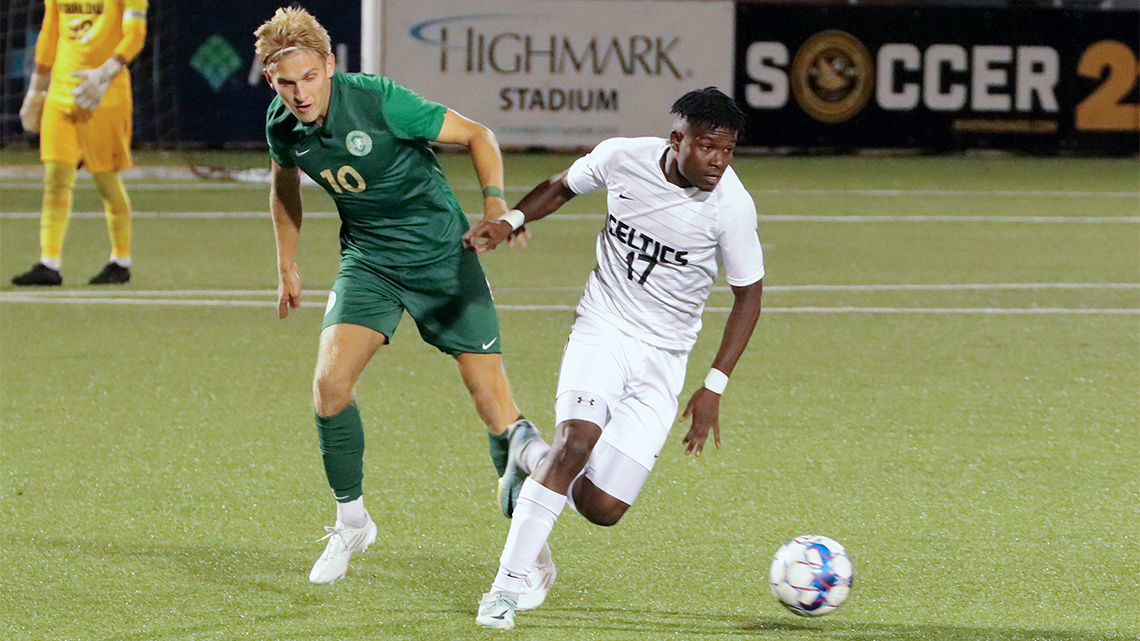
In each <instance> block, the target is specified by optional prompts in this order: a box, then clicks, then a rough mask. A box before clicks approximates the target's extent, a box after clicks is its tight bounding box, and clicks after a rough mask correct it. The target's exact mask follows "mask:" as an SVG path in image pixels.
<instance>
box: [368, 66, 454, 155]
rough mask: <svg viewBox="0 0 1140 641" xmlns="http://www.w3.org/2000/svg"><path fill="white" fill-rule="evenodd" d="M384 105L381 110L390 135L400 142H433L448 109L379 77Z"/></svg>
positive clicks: (437, 135) (441, 126)
mask: <svg viewBox="0 0 1140 641" xmlns="http://www.w3.org/2000/svg"><path fill="white" fill-rule="evenodd" d="M381 83H382V86H381V90H382V93H383V96H384V103H383V105H381V109H382V110H383V113H384V120H385V121H386V122H387V123H388V127H389V128H390V129H391V131H392V133H393V134H394V135H395V136H396V137H397V138H400V139H403V140H416V139H424V140H435V139H437V138H439V132H440V130H441V129H443V116H444V114H446V113H447V107H445V106H443V105H441V104H440V103H438V102H435V101H432V100H428V99H427V98H424V97H423V96H421V95H419V94H417V93H415V92H414V91H412V90H411V89H408V88H406V87H402V86H400V85H398V84H396V83H394V82H392V81H391V80H389V79H387V78H381Z"/></svg>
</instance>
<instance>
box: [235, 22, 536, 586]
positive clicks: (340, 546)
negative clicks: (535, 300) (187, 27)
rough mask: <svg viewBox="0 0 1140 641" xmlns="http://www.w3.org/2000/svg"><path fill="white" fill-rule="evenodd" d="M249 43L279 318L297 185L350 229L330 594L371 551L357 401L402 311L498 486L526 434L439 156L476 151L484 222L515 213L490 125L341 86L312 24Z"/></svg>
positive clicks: (324, 378)
mask: <svg viewBox="0 0 1140 641" xmlns="http://www.w3.org/2000/svg"><path fill="white" fill-rule="evenodd" d="M255 35H256V36H257V44H256V51H257V55H258V57H259V58H260V59H261V61H262V63H263V64H264V66H265V77H266V79H267V80H268V81H269V84H270V85H271V86H272V87H273V89H274V90H275V91H276V92H277V97H276V98H275V99H274V100H273V102H272V103H271V104H270V105H269V110H268V113H267V114H266V125H265V129H266V138H267V140H268V142H269V155H270V156H271V157H272V160H273V163H272V171H273V176H272V186H271V187H270V191H269V206H270V210H271V212H272V216H273V224H274V229H275V235H276V241H277V270H278V289H277V291H278V301H277V313H278V315H279V316H280V317H281V318H285V317H286V316H288V314H289V310H290V309H294V308H297V307H298V306H300V303H301V278H300V274H299V271H298V269H297V263H296V251H297V238H298V235H299V233H300V231H301V219H302V210H301V189H300V187H301V175H300V172H302V171H303V172H305V173H306V174H307V175H308V176H310V177H311V178H312V179H313V180H315V181H316V182H317V183H318V184H320V185H321V186H322V187H324V188H325V190H326V191H327V192H328V194H329V195H330V196H331V197H332V199H333V201H334V202H335V203H336V207H337V211H338V212H339V214H340V218H341V221H342V225H341V231H340V256H341V258H340V271H339V274H338V275H337V278H336V282H335V283H334V284H333V286H332V291H331V292H330V293H329V299H328V305H327V306H326V308H325V317H324V324H323V327H322V330H321V335H320V343H319V348H318V353H317V366H316V372H315V374H314V377H313V397H314V405H315V410H316V422H317V432H318V435H319V439H320V447H321V453H322V456H323V460H324V467H325V474H326V475H327V477H328V481H329V485H330V486H331V487H332V490H333V497H334V498H335V500H336V502H337V521H336V525H335V526H334V527H330V528H326V529H327V530H328V532H329V534H328V536H327V537H326V538H328V539H329V541H328V544H327V547H326V548H325V551H324V554H322V555H321V558H320V559H319V560H318V561H317V563H316V564H315V565H314V566H313V570H312V572H311V574H310V575H309V580H310V581H312V582H313V583H331V582H333V581H336V580H338V579H340V578H342V577H344V574H345V571H346V570H347V568H348V561H349V558H350V557H351V556H352V554H353V553H354V552H357V551H360V550H363V549H365V548H367V547H368V545H369V544H371V543H372V542H373V541H375V540H376V525H375V523H374V522H373V521H372V519H371V517H370V516H369V515H368V512H367V510H365V508H364V499H363V488H362V480H363V476H364V475H363V453H364V427H363V424H362V423H361V419H360V413H359V411H358V410H357V406H356V403H355V400H354V398H353V387H354V386H355V384H356V381H357V379H358V378H359V376H360V374H361V372H362V371H363V370H364V368H365V366H366V365H367V364H368V362H369V361H370V360H371V359H372V357H373V356H374V355H375V354H376V352H377V351H378V350H379V349H380V347H381V346H383V345H385V344H387V343H388V342H389V340H390V339H391V337H392V334H393V333H394V332H395V330H396V325H397V324H398V323H399V321H400V317H401V315H402V314H403V313H404V312H405V311H407V312H408V314H409V315H411V317H412V318H413V319H414V320H415V322H416V325H417V327H418V328H419V332H420V334H421V336H423V338H424V340H426V341H427V342H428V343H430V344H431V345H433V346H435V347H436V348H437V349H439V350H440V351H442V352H444V353H446V354H449V355H451V356H453V357H454V358H455V362H456V363H457V365H458V368H459V373H460V375H461V376H462V378H463V382H464V383H465V384H466V385H467V389H468V390H469V391H470V393H471V397H472V398H473V399H474V401H475V409H476V411H477V412H478V413H479V416H480V418H481V419H482V420H483V422H484V423H485V424H486V425H487V428H488V430H489V436H490V441H491V456H492V460H493V461H494V462H495V465H496V467H497V468H498V472H499V475H500V476H502V472H503V466H505V464H506V444H507V443H508V442H509V440H508V438H509V432H510V429H511V428H512V426H514V425H516V424H520V425H521V424H528V423H527V421H525V419H523V418H522V416H521V415H520V414H519V409H518V407H517V406H516V405H515V402H514V398H513V397H512V395H511V388H510V384H509V383H508V382H507V375H506V371H505V370H504V369H503V364H502V358H501V347H502V341H501V340H500V337H499V324H498V317H497V316H496V313H495V307H494V303H493V302H492V300H491V293H490V290H489V288H488V285H487V280H486V278H485V277H484V275H483V270H482V268H481V267H480V266H479V260H478V257H477V256H476V255H475V254H474V253H472V252H469V251H465V250H463V247H462V236H463V233H464V232H465V231H466V230H467V229H468V224H467V219H466V217H465V216H464V214H463V211H462V209H461V208H460V206H459V203H458V202H457V201H456V199H455V195H454V194H453V193H452V192H451V189H450V188H449V187H448V185H447V181H446V179H445V178H444V176H443V172H442V171H441V169H440V167H439V164H438V162H437V160H436V158H435V155H434V153H433V152H432V150H431V147H430V146H429V143H430V142H432V141H436V142H441V143H451V144H457V145H462V146H464V147H467V149H468V150H470V153H471V157H472V160H473V162H474V165H475V171H476V173H477V174H478V177H479V183H480V185H481V186H482V187H483V196H484V199H483V206H484V212H485V213H484V218H485V219H487V220H497V219H498V218H499V217H501V216H502V215H504V214H506V212H507V205H506V201H505V200H503V160H502V155H501V153H500V151H499V146H498V142H497V141H496V139H495V136H494V134H493V133H492V132H491V130H489V129H487V128H486V127H484V126H483V125H480V124H479V123H477V122H474V121H472V120H469V119H467V118H464V117H463V116H461V115H459V114H458V113H456V112H454V111H452V110H450V109H448V108H446V107H445V106H443V105H441V104H438V103H435V102H431V101H429V100H426V99H424V98H421V97H420V96H418V95H416V94H415V93H412V92H411V91H409V90H408V89H405V88H403V87H401V86H399V85H397V84H395V83H394V82H392V81H391V80H389V79H387V78H383V77H377V76H371V75H366V74H344V73H334V68H335V59H334V57H333V55H332V54H331V44H330V41H329V36H328V32H327V31H325V29H324V27H322V26H321V25H320V23H318V22H317V20H316V19H315V18H313V16H311V15H310V14H309V13H307V12H306V11H304V10H303V9H292V8H290V9H278V10H277V12H276V13H275V15H274V16H273V18H272V19H270V20H269V21H267V22H266V23H265V24H263V25H261V27H259V28H258V30H257V31H256V33H255ZM550 572H553V567H552V566H551V569H550Z"/></svg>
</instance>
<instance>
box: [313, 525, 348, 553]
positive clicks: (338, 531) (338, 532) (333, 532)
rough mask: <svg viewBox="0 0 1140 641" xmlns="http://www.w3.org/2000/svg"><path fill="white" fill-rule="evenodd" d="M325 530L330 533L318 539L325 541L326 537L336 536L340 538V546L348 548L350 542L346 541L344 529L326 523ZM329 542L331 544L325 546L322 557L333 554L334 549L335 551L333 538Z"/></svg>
mask: <svg viewBox="0 0 1140 641" xmlns="http://www.w3.org/2000/svg"><path fill="white" fill-rule="evenodd" d="M325 532H328V534H326V535H324V536H322V537H321V538H319V539H317V541H324V540H325V539H331V538H332V537H334V536H335V537H338V538H340V546H341V547H342V548H344V549H345V550H347V549H348V544H347V543H345V542H344V533H343V531H342V528H338V527H334V526H329V525H326V526H325ZM329 544H330V545H328V546H327V547H326V548H325V553H324V554H322V555H321V558H322V559H323V558H325V557H327V556H328V555H330V554H332V553H333V551H335V550H333V546H332V545H331V544H332V541H331V540H330V541H329Z"/></svg>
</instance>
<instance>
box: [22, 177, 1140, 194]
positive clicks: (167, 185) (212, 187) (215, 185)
mask: <svg viewBox="0 0 1140 641" xmlns="http://www.w3.org/2000/svg"><path fill="white" fill-rule="evenodd" d="M265 176H266V180H265V182H264V183H263V182H239V181H234V182H217V181H214V182H211V181H204V180H187V181H185V182H133V181H129V180H128V181H127V183H126V184H127V191H128V192H129V191H132V190H133V191H233V190H254V191H256V190H264V189H265V188H266V186H267V183H268V176H269V172H268V171H266V172H265ZM310 184H315V183H310ZM75 187H76V189H88V190H93V189H95V188H96V186H95V184H94V183H92V182H90V181H80V182H78V183H76V185H75ZM532 187H533V185H508V186H507V187H506V190H507V191H513V192H518V193H526V192H527V191H530V189H531V188H532ZM9 189H11V190H21V191H38V190H40V189H43V182H42V179H39V180H32V179H29V180H5V181H0V191H2V190H9ZM451 189H452V191H457V192H464V193H466V192H476V191H479V189H480V188H479V187H478V186H477V185H473V184H462V185H452V187H451ZM748 192H749V193H752V194H758V195H793V196H862V197H869V198H884V197H886V198H912V197H924V196H928V197H932V198H945V197H961V198H991V197H992V198H1136V199H1140V192H1135V191H1062V190H1055V191H1054V190H1016V189H995V190H972V189H795V188H792V189H749V190H748Z"/></svg>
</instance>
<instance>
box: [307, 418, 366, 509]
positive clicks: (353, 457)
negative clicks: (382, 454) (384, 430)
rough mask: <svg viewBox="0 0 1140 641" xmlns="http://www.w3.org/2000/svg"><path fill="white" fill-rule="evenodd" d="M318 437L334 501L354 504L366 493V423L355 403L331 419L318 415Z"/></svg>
mask: <svg viewBox="0 0 1140 641" xmlns="http://www.w3.org/2000/svg"><path fill="white" fill-rule="evenodd" d="M317 437H318V438H319V439H320V443H321V456H322V458H323V459H324V463H325V476H326V477H328V480H329V487H331V488H332V490H333V498H335V499H336V500H337V501H338V502H340V503H346V502H348V501H355V500H356V499H357V498H359V497H360V495H361V494H363V493H364V423H362V422H361V420H360V410H359V409H357V407H356V403H355V402H354V403H349V404H348V407H346V408H344V409H343V410H341V411H339V412H337V413H336V414H333V415H332V416H321V415H320V414H317Z"/></svg>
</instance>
